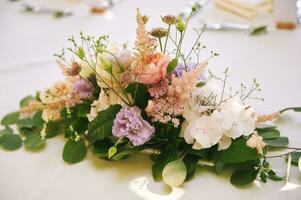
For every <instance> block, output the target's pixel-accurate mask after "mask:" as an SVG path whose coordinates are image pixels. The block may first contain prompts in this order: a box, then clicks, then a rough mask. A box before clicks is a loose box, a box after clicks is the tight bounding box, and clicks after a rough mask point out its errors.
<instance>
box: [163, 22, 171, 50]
mask: <svg viewBox="0 0 301 200" xmlns="http://www.w3.org/2000/svg"><path fill="white" fill-rule="evenodd" d="M169 33H170V25H168V29H167V35H166V39H165V44H164V50H163V53H165V51H166V47H167V42H168V38H169Z"/></svg>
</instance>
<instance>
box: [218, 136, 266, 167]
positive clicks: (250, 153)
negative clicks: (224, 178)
mask: <svg viewBox="0 0 301 200" xmlns="http://www.w3.org/2000/svg"><path fill="white" fill-rule="evenodd" d="M260 156H261V155H260V154H258V152H257V151H256V150H255V149H252V148H250V147H248V146H247V145H246V139H245V138H243V137H241V138H238V139H236V140H233V142H232V144H231V146H230V147H229V148H228V149H226V150H222V151H216V152H215V153H214V154H213V157H214V158H215V160H220V161H224V162H227V163H242V162H245V161H248V160H255V159H257V158H259V157H260Z"/></svg>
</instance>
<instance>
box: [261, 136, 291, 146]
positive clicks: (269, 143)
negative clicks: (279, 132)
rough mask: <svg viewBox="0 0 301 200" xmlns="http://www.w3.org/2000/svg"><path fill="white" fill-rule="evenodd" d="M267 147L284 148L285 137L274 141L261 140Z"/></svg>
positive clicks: (286, 141) (286, 140)
mask: <svg viewBox="0 0 301 200" xmlns="http://www.w3.org/2000/svg"><path fill="white" fill-rule="evenodd" d="M263 141H264V142H265V143H266V145H267V146H269V147H285V146H287V145H288V138H287V137H278V138H275V139H265V140H263Z"/></svg>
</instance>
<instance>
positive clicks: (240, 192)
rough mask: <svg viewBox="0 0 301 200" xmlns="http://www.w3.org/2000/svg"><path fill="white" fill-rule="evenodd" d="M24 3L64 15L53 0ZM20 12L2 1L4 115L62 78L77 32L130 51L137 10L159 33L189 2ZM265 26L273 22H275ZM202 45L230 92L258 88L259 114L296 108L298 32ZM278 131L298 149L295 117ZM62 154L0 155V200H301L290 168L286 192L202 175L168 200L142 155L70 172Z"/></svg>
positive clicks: (208, 37) (55, 150) (210, 13)
mask: <svg viewBox="0 0 301 200" xmlns="http://www.w3.org/2000/svg"><path fill="white" fill-rule="evenodd" d="M29 2H32V3H35V4H45V5H49V4H51V6H53V7H56V6H57V7H60V6H66V5H62V4H63V3H62V2H61V3H59V4H56V3H57V2H59V1H51V0H47V1H46V0H44V1H42V0H40V1H37V0H35V1H33V0H32V1H29ZM21 5H22V2H15V3H12V2H8V1H6V0H1V1H0V36H1V37H0V58H1V59H0V60H1V64H0V85H1V87H0V116H3V114H5V113H7V112H10V111H12V110H14V109H17V106H18V100H19V99H20V98H21V97H22V96H25V95H27V94H28V93H33V92H34V91H35V90H36V89H42V88H43V87H45V86H46V85H49V84H50V83H52V82H53V81H55V80H58V79H60V78H61V77H60V76H59V70H58V69H56V66H55V64H54V62H53V59H52V56H51V55H52V54H53V53H56V52H58V51H60V49H61V47H64V46H66V45H67V38H68V37H69V36H71V35H78V33H79V31H80V30H82V31H83V32H85V33H89V34H92V35H99V34H110V37H111V38H112V39H113V40H116V41H117V42H124V41H130V42H132V41H133V40H134V37H135V26H136V24H135V9H136V8H137V7H139V8H140V9H141V11H142V12H143V13H145V14H147V15H150V16H151V18H150V22H149V24H148V27H153V26H158V25H162V24H161V22H160V15H164V14H167V13H171V14H176V13H178V12H179V11H180V10H181V9H182V8H183V6H184V5H185V1H184V0H181V1H180V0H177V1H175V0H164V1H162V0H152V1H147V0H143V1H142V0H140V1H139V0H124V1H123V2H121V3H120V4H119V5H117V6H116V7H115V8H114V9H112V10H111V11H110V12H108V13H107V14H106V15H91V14H89V13H88V12H87V11H88V6H83V5H79V4H73V5H72V7H70V9H72V10H74V12H75V15H74V16H72V17H66V18H62V19H53V18H52V17H51V16H46V15H45V16H40V15H31V14H24V13H22V12H20V10H21V8H22V6H21ZM200 18H202V19H204V20H207V21H210V22H243V23H247V22H245V21H244V20H242V19H240V18H238V17H235V16H233V15H231V14H228V13H226V12H224V11H222V10H218V9H216V8H213V6H210V5H209V7H208V8H206V9H204V11H203V12H202V13H201V14H200V15H198V16H196V17H195V18H194V19H193V20H192V21H191V25H192V26H193V27H199V19H200ZM261 21H264V22H271V18H266V19H263V20H259V22H260V23H261ZM248 23H249V22H248ZM251 23H252V24H254V22H251ZM188 34H189V37H187V42H188V43H189V41H190V43H191V42H193V39H192V37H193V31H190V32H188ZM203 41H204V42H205V44H206V46H207V47H208V49H209V50H210V49H212V50H215V51H217V52H219V53H220V56H219V57H217V58H215V59H214V60H213V61H211V62H210V67H211V69H212V70H213V71H214V72H217V73H218V74H221V73H222V71H223V70H224V69H225V68H226V67H229V68H230V74H231V77H230V78H231V81H230V84H233V85H234V86H235V85H237V86H238V87H239V84H240V83H241V82H245V83H251V81H252V78H253V77H256V78H257V79H258V81H259V82H260V83H261V86H262V88H263V92H262V93H261V94H260V95H261V96H263V97H264V98H265V99H266V101H265V102H264V103H260V102H256V101H255V102H251V103H252V104H253V105H254V106H255V109H256V110H257V112H258V113H269V112H273V111H277V110H279V109H282V108H284V107H287V106H300V105H301V91H300V86H301V79H300V76H301V65H300V64H301V61H300V52H301V28H300V27H298V28H297V29H296V30H294V31H275V30H274V31H271V32H269V33H268V34H266V35H260V36H248V35H246V34H243V33H230V32H229V33H228V32H227V33H226V32H208V33H206V34H205V35H204V38H203ZM186 47H187V46H186ZM41 65H43V66H41ZM278 124H279V127H280V130H281V132H282V134H284V135H288V136H289V137H290V138H291V140H290V146H299V147H300V146H301V135H300V134H301V116H300V114H299V115H298V114H297V113H288V114H286V115H285V116H284V118H283V119H282V120H281V121H280V122H278ZM63 145H64V140H63V139H62V138H60V137H58V138H55V139H51V140H49V141H48V145H47V147H46V149H45V150H44V151H42V152H36V153H32V152H26V151H25V150H23V149H21V150H18V151H15V152H5V151H3V150H0V199H1V200H42V199H43V200H52V199H74V200H79V199H121V198H124V199H131V200H134V199H152V200H153V199H177V198H181V199H191V200H193V199H232V200H234V199H256V200H264V199H275V200H276V199H293V200H297V199H300V198H301V187H300V185H301V175H300V173H299V172H298V170H297V168H296V167H292V169H291V171H292V174H291V178H290V184H289V185H288V186H287V187H285V188H283V186H284V183H283V182H270V183H268V184H253V185H251V186H249V187H248V188H246V189H237V188H235V187H233V186H232V185H231V184H230V183H229V181H228V176H226V175H225V177H224V176H218V175H216V174H215V173H214V172H213V171H212V170H209V169H202V168H200V169H199V170H198V172H197V174H196V176H195V178H194V179H193V180H192V181H190V182H188V183H186V184H185V185H184V186H183V188H181V189H177V190H173V192H172V193H171V194H169V195H168V194H167V193H168V192H167V191H165V190H162V183H153V181H152V180H151V161H150V160H149V159H147V158H146V157H144V156H142V155H137V156H134V157H133V158H131V159H129V160H126V161H122V162H118V163H112V162H107V161H102V160H99V159H97V158H95V157H93V156H92V155H89V156H88V157H87V158H86V159H85V160H84V161H83V162H81V163H79V164H76V165H72V166H68V165H66V164H65V163H64V162H63V160H62V158H61V153H62V149H63ZM139 161H140V162H139ZM138 162H139V163H140V164H137V163H138ZM272 162H273V163H274V164H275V166H276V168H277V169H279V170H282V171H284V170H285V163H284V162H283V160H281V159H278V160H277V161H274V160H273V161H272ZM148 181H149V182H150V183H149V184H148V186H147V187H146V185H147V184H146V183H147V182H148ZM158 194H165V195H166V196H160V195H158ZM173 195H174V196H173ZM142 196H144V197H142Z"/></svg>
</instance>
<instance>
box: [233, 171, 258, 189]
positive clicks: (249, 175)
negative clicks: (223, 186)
mask: <svg viewBox="0 0 301 200" xmlns="http://www.w3.org/2000/svg"><path fill="white" fill-rule="evenodd" d="M257 173H258V170H255V169H254V168H252V169H248V170H237V171H235V172H234V173H233V174H232V176H231V179H230V182H231V183H232V184H233V185H235V186H244V185H248V184H250V183H252V182H253V181H254V180H255V179H256V177H257Z"/></svg>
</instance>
